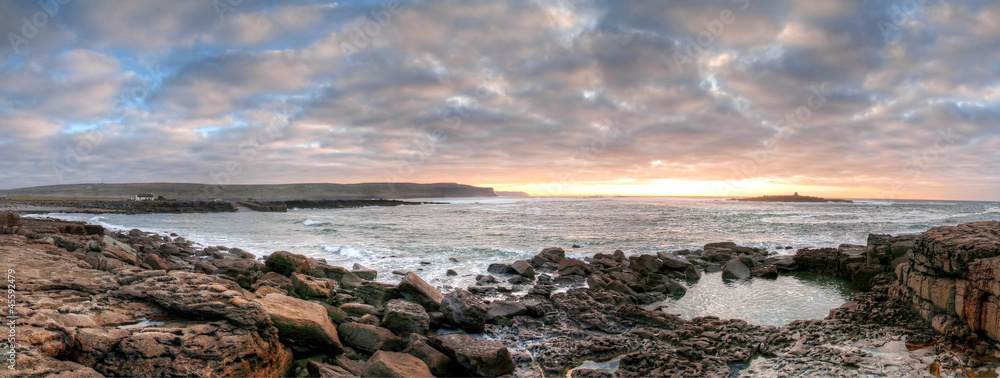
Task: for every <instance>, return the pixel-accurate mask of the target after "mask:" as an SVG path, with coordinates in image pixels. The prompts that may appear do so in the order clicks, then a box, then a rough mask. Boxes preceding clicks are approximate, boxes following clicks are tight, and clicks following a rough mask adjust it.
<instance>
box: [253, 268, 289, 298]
mask: <svg viewBox="0 0 1000 378" xmlns="http://www.w3.org/2000/svg"><path fill="white" fill-rule="evenodd" d="M265 286H267V287H273V288H277V289H281V290H283V291H285V293H288V292H289V291H291V290H292V287H293V286H292V280H291V279H290V278H288V277H285V276H282V275H281V274H278V273H276V272H267V273H266V274H264V276H263V277H261V278H258V279H257V281H256V282H254V284H253V289H254V290H258V289H260V288H261V287H265Z"/></svg>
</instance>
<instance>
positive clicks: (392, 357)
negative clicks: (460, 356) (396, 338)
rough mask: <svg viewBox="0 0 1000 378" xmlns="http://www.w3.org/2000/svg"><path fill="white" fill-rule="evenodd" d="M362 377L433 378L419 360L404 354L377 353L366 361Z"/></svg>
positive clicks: (425, 365)
mask: <svg viewBox="0 0 1000 378" xmlns="http://www.w3.org/2000/svg"><path fill="white" fill-rule="evenodd" d="M361 376H362V377H402V378H405V377H433V376H434V374H431V370H430V369H429V368H428V367H427V364H425V363H424V362H423V361H421V360H420V359H419V358H416V357H413V356H411V355H409V354H406V353H396V352H386V351H377V352H375V354H373V355H372V357H371V358H369V359H368V363H366V364H365V368H364V370H362V371H361Z"/></svg>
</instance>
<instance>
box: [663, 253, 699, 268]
mask: <svg viewBox="0 0 1000 378" xmlns="http://www.w3.org/2000/svg"><path fill="white" fill-rule="evenodd" d="M656 256H657V257H659V258H660V261H662V262H663V265H662V266H661V268H662V269H664V270H680V271H684V270H686V269H687V268H688V267H689V266H690V267H693V266H694V264H692V263H691V262H690V261H688V260H687V259H685V258H683V257H680V256H677V255H674V254H672V253H669V252H657V253H656Z"/></svg>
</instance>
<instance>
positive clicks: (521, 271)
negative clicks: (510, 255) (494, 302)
mask: <svg viewBox="0 0 1000 378" xmlns="http://www.w3.org/2000/svg"><path fill="white" fill-rule="evenodd" d="M510 268H511V269H512V270H514V273H515V274H517V275H519V276H522V277H526V278H529V279H535V269H533V268H532V267H531V264H528V263H527V262H525V261H524V260H517V261H514V263H512V264H510Z"/></svg>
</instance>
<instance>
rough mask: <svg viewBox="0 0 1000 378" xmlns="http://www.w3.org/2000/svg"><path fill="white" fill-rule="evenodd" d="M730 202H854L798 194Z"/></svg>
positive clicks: (733, 199)
mask: <svg viewBox="0 0 1000 378" xmlns="http://www.w3.org/2000/svg"><path fill="white" fill-rule="evenodd" d="M731 200H732V201H747V202H842V203H853V202H854V201H851V200H845V199H827V198H820V197H811V196H800V195H799V193H798V192H795V194H792V195H790V196H789V195H777V196H761V197H752V198H732V199H731Z"/></svg>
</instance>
